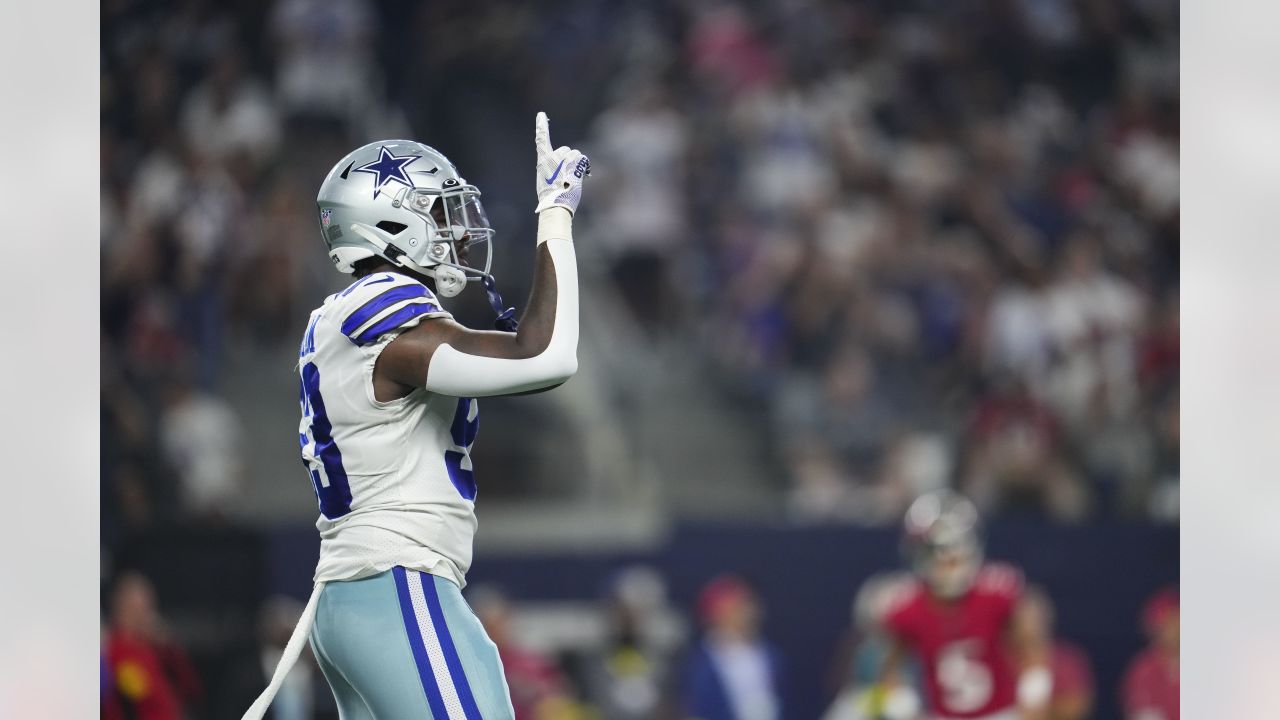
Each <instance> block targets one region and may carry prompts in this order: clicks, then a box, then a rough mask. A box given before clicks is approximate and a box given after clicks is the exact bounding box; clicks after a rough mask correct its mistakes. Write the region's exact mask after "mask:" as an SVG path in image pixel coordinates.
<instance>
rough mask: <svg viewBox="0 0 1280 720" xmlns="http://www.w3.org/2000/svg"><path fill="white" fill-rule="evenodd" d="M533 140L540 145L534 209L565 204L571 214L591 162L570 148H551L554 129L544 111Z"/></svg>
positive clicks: (580, 196) (539, 114) (539, 210)
mask: <svg viewBox="0 0 1280 720" xmlns="http://www.w3.org/2000/svg"><path fill="white" fill-rule="evenodd" d="M533 140H534V144H535V145H537V148H538V177H537V178H536V182H537V192H538V207H537V208H536V209H535V210H534V212H539V213H540V212H542V211H543V210H546V209H547V208H553V207H562V208H564V209H565V210H568V211H569V214H571V215H572V214H573V213H574V212H576V211H577V209H578V201H579V200H581V199H582V181H583V179H584V178H586V176H588V175H590V174H591V161H590V160H588V159H587V156H586V155H583V154H582V153H580V152H578V151H577V150H574V149H573V148H570V147H564V146H561V147H558V148H556V149H555V150H552V149H551V131H550V129H548V121H547V114H546V113H544V112H540V113H538V117H537V119H536V120H534V132H533Z"/></svg>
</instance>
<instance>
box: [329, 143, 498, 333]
mask: <svg viewBox="0 0 1280 720" xmlns="http://www.w3.org/2000/svg"><path fill="white" fill-rule="evenodd" d="M316 209H317V211H318V212H319V213H320V233H321V235H322V236H323V237H324V242H325V245H327V246H328V248H329V258H330V259H331V260H332V261H333V264H334V265H335V266H337V268H338V270H339V271H340V272H343V273H350V272H352V270H353V266H354V265H355V263H357V262H359V261H360V260H363V259H365V258H370V257H375V256H376V257H381V258H383V259H385V260H387V261H388V262H390V263H392V264H393V265H397V266H400V267H405V268H408V269H410V270H414V271H416V272H419V273H421V274H423V275H426V276H427V277H430V278H432V279H433V280H435V285H436V292H437V293H439V294H440V295H443V296H444V297H453V296H455V295H457V294H458V293H460V292H462V289H463V288H464V287H465V286H466V284H467V283H468V282H473V281H477V280H479V281H481V282H483V283H484V284H485V286H486V289H490V288H492V287H493V279H492V277H491V276H490V275H489V265H490V263H491V262H492V259H493V242H492V241H493V229H492V228H491V227H490V226H489V218H488V216H486V215H485V212H484V206H483V205H481V204H480V190H479V189H477V188H476V186H474V185H469V184H467V182H466V181H465V180H463V179H462V177H461V176H460V175H459V174H458V169H457V168H456V167H455V166H454V164H453V163H452V162H450V161H449V158H447V157H445V156H444V154H442V153H441V152H440V151H438V150H436V149H435V148H433V147H431V146H429V145H424V144H422V143H420V142H414V141H412V140H382V141H379V142H372V143H369V144H368V145H365V146H364V147H361V148H358V149H356V150H355V151H353V152H351V153H350V154H348V155H347V156H346V157H344V158H342V160H339V161H338V164H337V165H334V166H333V169H332V170H330V171H329V175H328V176H327V177H325V179H324V183H323V184H321V185H320V192H319V194H317V195H316ZM480 253H483V255H482V256H481V255H480ZM499 302H500V299H499ZM495 309H497V308H495Z"/></svg>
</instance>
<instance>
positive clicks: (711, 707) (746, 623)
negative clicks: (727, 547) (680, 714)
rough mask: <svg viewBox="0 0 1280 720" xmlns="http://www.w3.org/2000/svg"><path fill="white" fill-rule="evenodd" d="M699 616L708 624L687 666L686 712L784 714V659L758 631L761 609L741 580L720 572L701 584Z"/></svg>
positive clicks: (755, 716)
mask: <svg viewBox="0 0 1280 720" xmlns="http://www.w3.org/2000/svg"><path fill="white" fill-rule="evenodd" d="M698 618H699V619H700V620H701V621H702V623H703V625H704V627H705V628H706V630H705V632H704V634H703V637H702V640H701V641H700V642H699V643H698V644H697V645H696V646H695V647H694V648H693V651H692V653H691V656H690V659H689V664H688V666H687V667H686V668H685V677H684V680H685V690H684V692H685V714H686V716H687V717H691V718H698V719H699V720H781V718H783V717H786V704H785V702H784V698H783V688H782V668H781V664H780V663H781V659H780V658H779V657H778V654H777V651H775V650H774V649H773V648H772V646H771V645H770V644H769V643H768V642H767V641H766V640H765V639H764V638H763V637H761V634H760V622H761V620H762V619H763V618H762V609H761V607H760V603H759V601H758V600H757V599H756V596H755V593H754V592H752V590H751V588H749V587H748V586H747V584H746V583H745V582H743V581H742V580H741V579H740V578H737V577H734V576H731V575H725V576H720V577H717V578H715V579H713V580H712V581H710V582H709V583H707V584H706V585H705V586H703V588H702V592H701V593H700V594H699V596H698Z"/></svg>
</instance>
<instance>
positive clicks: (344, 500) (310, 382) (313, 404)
mask: <svg viewBox="0 0 1280 720" xmlns="http://www.w3.org/2000/svg"><path fill="white" fill-rule="evenodd" d="M301 398H302V405H303V407H302V412H303V415H309V416H310V418H311V438H312V440H314V441H315V444H316V449H315V456H316V457H318V458H319V459H320V463H321V465H323V466H324V474H325V477H326V478H327V479H328V480H329V484H328V486H326V485H324V483H323V482H322V481H321V478H320V473H319V471H318V470H317V469H316V468H313V467H311V466H310V465H309V464H308V463H307V461H306V459H305V458H304V459H303V461H302V463H303V465H305V466H306V467H307V472H308V473H309V474H310V475H311V480H312V482H313V483H315V487H316V497H317V499H319V501H320V513H321V514H322V515H324V516H325V517H327V518H329V519H330V520H336V519H337V518H340V517H342V516H343V515H346V514H347V513H349V512H351V485H350V483H349V482H348V481H347V470H346V468H344V467H343V466H342V451H341V450H339V449H338V444H337V443H336V442H334V439H333V423H331V422H330V421H329V415H328V413H326V412H325V408H324V398H323V397H322V396H321V395H320V369H319V368H317V367H316V365H315V363H307V364H306V365H303V366H302V391H301ZM298 439H299V440H300V441H301V443H302V446H303V447H306V445H307V436H306V435H305V434H299V438H298Z"/></svg>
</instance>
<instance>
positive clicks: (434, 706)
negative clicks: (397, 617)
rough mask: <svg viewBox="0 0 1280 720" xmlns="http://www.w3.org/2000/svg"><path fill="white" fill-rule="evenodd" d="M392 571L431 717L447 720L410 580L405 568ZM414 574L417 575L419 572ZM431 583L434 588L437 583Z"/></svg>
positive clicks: (405, 627)
mask: <svg viewBox="0 0 1280 720" xmlns="http://www.w3.org/2000/svg"><path fill="white" fill-rule="evenodd" d="M391 572H392V574H394V575H395V578H396V594H397V595H398V596H399V597H400V613H401V614H402V615H404V630H405V632H406V633H408V635H409V646H410V647H411V648H413V659H414V661H415V662H416V663H417V664H418V677H419V678H421V679H422V689H423V691H424V692H426V694H427V704H428V705H429V706H430V707H431V717H432V718H437V719H438V720H446V719H447V718H448V717H449V714H448V713H447V712H446V711H445V709H444V698H443V697H441V695H440V686H439V685H437V684H436V676H435V673H433V672H432V671H431V661H430V660H428V659H427V648H426V646H425V645H423V642H422V633H421V632H420V631H419V630H418V618H417V615H416V614H415V613H414V611H413V600H412V598H410V596H409V582H408V578H406V576H405V569H404V568H402V567H395V568H392V570H391ZM414 574H415V575H417V573H414ZM419 582H421V580H419ZM431 584H432V586H433V587H432V589H433V590H434V589H435V588H434V585H435V583H431Z"/></svg>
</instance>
